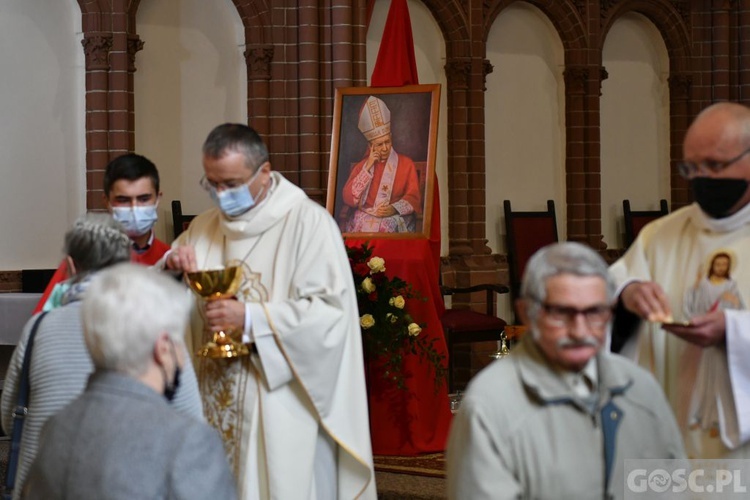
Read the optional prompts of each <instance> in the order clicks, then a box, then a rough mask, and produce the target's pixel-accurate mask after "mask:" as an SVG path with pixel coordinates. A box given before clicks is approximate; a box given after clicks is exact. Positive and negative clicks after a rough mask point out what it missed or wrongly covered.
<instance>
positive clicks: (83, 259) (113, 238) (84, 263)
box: [65, 213, 131, 279]
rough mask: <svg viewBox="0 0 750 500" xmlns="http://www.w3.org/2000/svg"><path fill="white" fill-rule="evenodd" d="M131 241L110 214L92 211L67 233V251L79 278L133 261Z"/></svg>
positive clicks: (79, 219)
mask: <svg viewBox="0 0 750 500" xmlns="http://www.w3.org/2000/svg"><path fill="white" fill-rule="evenodd" d="M130 249H131V241H130V238H128V235H127V234H125V232H124V231H123V229H122V226H120V224H119V223H118V222H117V221H115V220H114V219H113V218H112V216H111V215H109V214H104V213H89V214H86V215H83V216H81V217H79V218H78V220H76V222H75V223H74V224H73V227H72V228H71V229H70V230H69V231H68V232H67V233H65V254H66V255H69V256H70V258H71V259H73V263H74V264H75V266H76V277H77V279H81V278H82V277H83V276H85V275H86V274H88V273H91V272H93V271H98V270H99V269H103V268H105V267H109V266H112V265H114V264H117V263H119V262H126V261H128V260H130Z"/></svg>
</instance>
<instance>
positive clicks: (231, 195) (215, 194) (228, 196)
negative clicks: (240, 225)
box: [209, 168, 260, 217]
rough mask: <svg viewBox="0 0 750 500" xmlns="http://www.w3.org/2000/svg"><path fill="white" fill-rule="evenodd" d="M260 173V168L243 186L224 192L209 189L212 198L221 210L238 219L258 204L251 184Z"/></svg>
mask: <svg viewBox="0 0 750 500" xmlns="http://www.w3.org/2000/svg"><path fill="white" fill-rule="evenodd" d="M259 173H260V168H259V169H258V170H257V171H256V172H255V173H254V174H253V176H252V177H251V178H250V180H249V181H247V182H246V183H245V184H243V185H241V186H237V187H234V188H227V189H224V190H222V191H217V190H216V188H214V187H211V188H210V189H209V192H210V194H211V198H212V199H213V200H214V203H216V205H217V206H218V207H219V210H221V211H222V212H224V214H225V215H228V216H229V217H237V216H238V215H242V214H244V213H245V212H247V211H248V210H250V209H251V208H253V207H254V206H255V203H256V202H255V198H253V195H252V193H251V192H250V184H252V182H253V181H254V180H255V178H256V177H257V176H258V174H259Z"/></svg>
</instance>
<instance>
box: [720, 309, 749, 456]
mask: <svg viewBox="0 0 750 500" xmlns="http://www.w3.org/2000/svg"><path fill="white" fill-rule="evenodd" d="M724 315H725V318H726V342H727V364H728V366H729V379H730V383H731V386H732V395H733V396H734V405H735V409H736V414H737V424H738V427H739V439H740V443H739V444H741V443H747V442H748V441H750V364H749V363H748V362H747V360H748V356H750V311H746V310H742V311H740V310H733V309H727V310H725V311H724Z"/></svg>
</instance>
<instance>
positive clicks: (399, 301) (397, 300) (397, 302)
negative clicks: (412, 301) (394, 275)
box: [388, 295, 406, 309]
mask: <svg viewBox="0 0 750 500" xmlns="http://www.w3.org/2000/svg"><path fill="white" fill-rule="evenodd" d="M388 303H389V304H390V305H392V306H393V307H397V308H398V309H403V308H404V306H405V305H406V300H404V298H403V297H402V296H401V295H398V296H396V297H391V299H390V300H389V301H388Z"/></svg>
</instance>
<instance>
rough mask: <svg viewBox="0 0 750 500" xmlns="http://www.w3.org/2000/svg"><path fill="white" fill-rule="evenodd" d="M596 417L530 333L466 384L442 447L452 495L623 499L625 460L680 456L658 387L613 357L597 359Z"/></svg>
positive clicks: (679, 444)
mask: <svg viewBox="0 0 750 500" xmlns="http://www.w3.org/2000/svg"><path fill="white" fill-rule="evenodd" d="M597 368H598V392H599V403H598V406H597V408H596V410H594V411H593V412H591V411H589V410H588V409H587V406H586V405H585V404H584V402H583V401H582V400H581V399H580V398H578V397H577V396H575V395H574V394H573V392H572V390H571V389H570V388H569V387H568V385H567V384H566V383H565V382H564V381H563V379H562V378H561V377H560V376H559V374H557V373H555V371H553V369H552V368H551V367H550V365H549V364H548V363H547V362H546V360H545V359H544V358H543V356H542V355H541V353H540V351H539V350H538V348H537V347H536V345H535V344H534V342H533V341H532V340H531V338H530V335H528V336H526V338H524V340H523V341H522V342H521V343H520V344H519V345H518V346H517V347H516V348H515V349H514V350H513V352H512V353H511V355H510V356H509V357H507V358H505V359H503V360H498V361H496V362H494V363H493V364H491V365H490V366H488V367H487V368H486V369H485V370H483V371H482V372H481V373H479V374H478V375H477V377H476V378H475V379H474V380H473V381H472V383H471V384H470V385H469V388H468V391H467V394H466V396H465V397H464V399H463V402H462V404H461V409H460V411H459V412H458V414H457V415H456V418H455V419H454V421H453V426H452V428H451V433H450V438H449V442H448V457H447V458H448V491H449V498H451V499H460V500H474V499H493V500H498V499H505V498H514V499H515V498H535V499H555V500H563V499H571V500H572V499H575V500H584V499H602V498H608V499H609V498H613V499H620V498H623V496H624V467H625V463H624V460H625V459H630V458H684V455H685V453H684V450H683V444H682V439H681V437H680V434H679V431H678V429H677V425H676V423H675V419H674V416H673V415H672V412H671V410H670V409H669V406H668V405H667V402H666V400H665V398H664V394H663V393H662V391H661V389H660V388H659V386H658V385H657V384H656V381H655V380H654V379H653V378H652V377H651V375H649V374H648V373H647V372H645V371H644V370H642V369H641V368H639V367H637V366H636V365H634V364H633V363H631V362H630V361H628V360H626V359H625V358H622V357H620V356H617V355H613V354H604V353H600V354H599V355H598V357H597Z"/></svg>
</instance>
